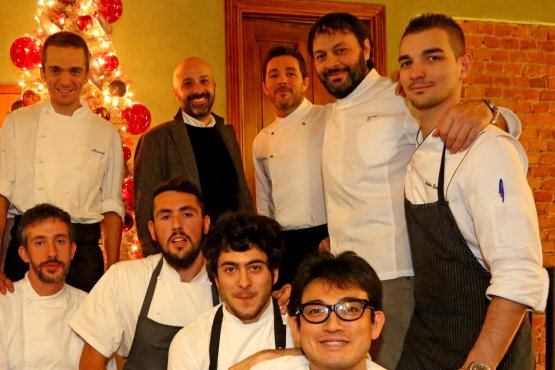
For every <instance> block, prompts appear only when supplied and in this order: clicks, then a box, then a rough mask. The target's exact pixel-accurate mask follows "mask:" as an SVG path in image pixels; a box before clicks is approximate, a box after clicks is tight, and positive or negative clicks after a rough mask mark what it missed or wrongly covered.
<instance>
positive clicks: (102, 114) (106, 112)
mask: <svg viewBox="0 0 555 370" xmlns="http://www.w3.org/2000/svg"><path fill="white" fill-rule="evenodd" d="M93 112H94V113H96V114H98V115H99V116H100V117H102V118H104V119H105V120H106V121H109V120H110V111H109V110H108V109H106V108H104V107H96V108H94V110H93Z"/></svg>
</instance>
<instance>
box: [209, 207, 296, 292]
mask: <svg viewBox="0 0 555 370" xmlns="http://www.w3.org/2000/svg"><path fill="white" fill-rule="evenodd" d="M201 248H202V254H203V255H204V259H205V260H206V271H207V272H208V276H209V277H210V280H211V281H212V282H214V278H215V277H216V276H217V274H218V258H219V257H220V254H221V253H222V252H224V251H235V252H245V251H248V250H249V249H251V248H258V249H260V250H261V251H262V252H264V253H265V254H266V256H268V268H269V269H270V270H274V269H277V268H279V265H280V263H281V259H282V257H283V253H284V250H285V247H284V244H283V235H282V230H281V226H280V225H279V223H278V222H277V221H276V220H274V219H271V218H269V217H266V216H259V215H256V214H254V213H250V212H244V211H242V212H229V213H226V214H224V215H223V216H222V217H221V218H220V219H219V220H218V222H217V224H216V225H215V226H214V227H212V228H210V231H209V232H208V234H207V235H206V237H205V238H203V240H202V244H201Z"/></svg>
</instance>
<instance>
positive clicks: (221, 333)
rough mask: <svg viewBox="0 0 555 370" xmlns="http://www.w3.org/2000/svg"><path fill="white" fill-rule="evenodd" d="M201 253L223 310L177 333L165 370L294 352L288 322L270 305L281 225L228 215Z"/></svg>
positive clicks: (274, 304) (274, 303) (215, 310)
mask: <svg viewBox="0 0 555 370" xmlns="http://www.w3.org/2000/svg"><path fill="white" fill-rule="evenodd" d="M202 252H203V254H204V256H205V259H206V268H207V270H208V274H209V276H210V279H211V280H212V282H213V283H214V284H216V285H217V287H218V291H219V293H220V296H221V298H222V301H223V304H221V305H219V306H217V307H214V308H213V309H211V310H210V311H208V312H206V313H205V314H203V315H201V316H200V317H199V318H198V319H196V320H195V321H193V322H192V323H191V324H189V325H188V326H186V327H185V328H183V329H182V330H181V331H180V332H179V333H177V335H176V336H175V338H174V340H173V341H172V344H171V347H170V352H169V359H168V369H172V370H176V369H184V370H185V369H187V370H193V369H198V370H205V369H213V370H216V369H228V368H229V367H230V366H232V365H233V364H235V363H237V362H239V361H241V360H243V359H244V358H246V357H248V356H250V355H252V354H254V353H256V352H258V351H260V350H264V349H270V348H285V347H292V345H293V344H292V339H291V336H290V333H289V329H288V328H287V325H286V316H285V317H284V316H282V315H281V314H280V309H279V304H278V302H277V301H276V300H274V299H272V285H273V284H274V282H275V281H276V280H277V277H278V267H279V263H280V261H281V258H282V256H283V239H282V233H281V227H280V225H279V224H278V223H277V222H276V221H275V220H272V219H270V218H268V217H265V216H258V215H254V214H250V213H244V212H238V213H229V214H227V215H225V216H223V217H222V218H221V219H220V221H219V222H218V224H217V225H216V226H215V227H213V229H212V230H211V231H210V232H209V234H208V235H207V236H206V238H205V239H204V241H203V247H202Z"/></svg>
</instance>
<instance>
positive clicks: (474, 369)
mask: <svg viewBox="0 0 555 370" xmlns="http://www.w3.org/2000/svg"><path fill="white" fill-rule="evenodd" d="M461 369H464V370H491V368H490V367H489V366H488V365H486V364H484V363H481V362H476V361H472V362H465V363H464V365H463V366H462V367H461Z"/></svg>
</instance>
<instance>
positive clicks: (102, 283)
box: [70, 254, 212, 357]
mask: <svg viewBox="0 0 555 370" xmlns="http://www.w3.org/2000/svg"><path fill="white" fill-rule="evenodd" d="M160 258H162V255H161V254H156V255H152V256H149V257H147V258H144V259H141V260H134V261H122V262H118V263H116V264H115V265H112V266H111V267H110V269H108V271H106V273H105V274H104V275H103V276H102V278H101V279H100V280H99V281H98V283H97V284H96V285H95V286H94V288H93V289H92V291H91V292H90V294H89V296H88V297H87V299H86V300H85V302H84V303H83V305H82V306H81V307H80V308H79V310H78V311H77V312H76V313H75V315H73V317H72V318H71V321H70V326H71V328H72V329H73V330H75V331H76V332H77V334H79V335H80V336H81V337H82V338H83V339H84V340H85V342H87V343H88V344H90V345H91V346H92V347H94V348H95V349H96V350H97V351H98V352H100V353H101V354H102V355H103V356H105V357H110V356H111V355H112V354H113V353H114V352H116V351H117V352H118V354H120V355H121V356H123V357H127V355H128V354H129V350H130V349H131V344H132V343H133V338H134V337H135V328H136V326H137V319H138V317H139V312H140V311H141V306H142V304H143V301H144V297H145V294H146V290H147V287H148V283H149V282H150V277H151V276H152V272H153V270H154V268H155V267H156V265H157V264H158V262H159V261H160ZM211 286H212V284H211V283H210V280H209V279H208V275H207V273H206V270H205V269H204V268H203V269H202V271H201V272H200V273H199V274H198V275H197V276H196V277H195V278H194V279H193V281H191V282H190V283H184V282H181V279H180V277H179V274H178V272H177V271H176V270H175V269H174V268H172V267H171V266H169V265H168V264H167V262H166V261H164V263H163V265H162V270H161V271H160V275H159V276H158V282H157V284H156V289H155V291H154V296H153V298H152V303H151V305H150V309H149V311H148V318H149V319H151V320H153V321H155V322H158V323H160V324H165V325H172V326H185V325H187V324H188V323H190V322H191V321H193V320H194V319H195V318H197V317H198V316H199V315H200V314H202V313H204V312H206V311H208V310H209V309H210V308H211V307H212V293H211Z"/></svg>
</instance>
